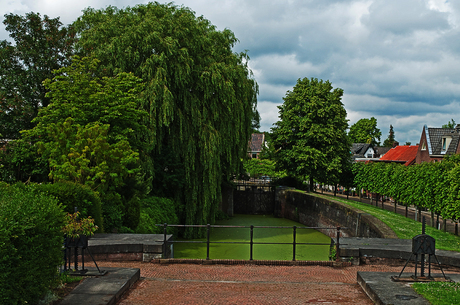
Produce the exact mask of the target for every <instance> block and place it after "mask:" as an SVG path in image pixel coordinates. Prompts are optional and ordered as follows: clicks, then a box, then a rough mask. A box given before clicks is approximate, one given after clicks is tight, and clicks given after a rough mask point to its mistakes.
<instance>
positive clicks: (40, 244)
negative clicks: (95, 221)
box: [0, 183, 64, 304]
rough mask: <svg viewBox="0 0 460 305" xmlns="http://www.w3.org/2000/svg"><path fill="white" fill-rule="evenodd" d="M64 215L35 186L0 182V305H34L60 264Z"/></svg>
mask: <svg viewBox="0 0 460 305" xmlns="http://www.w3.org/2000/svg"><path fill="white" fill-rule="evenodd" d="M63 220H64V212H63V210H62V207H61V206H60V205H59V203H58V200H57V199H55V198H53V197H51V196H48V195H46V194H45V193H43V192H39V191H37V189H36V186H35V185H32V186H28V187H25V186H23V185H22V186H16V185H15V186H8V185H6V184H1V183H0V304H26V303H27V304H36V303H37V302H38V301H39V300H40V298H41V297H43V295H44V294H45V292H46V291H47V290H48V289H49V287H50V286H51V285H52V284H53V283H54V281H55V280H56V275H57V272H58V267H59V266H60V265H61V264H62V262H63V256H62V249H61V247H62V243H63V234H62V225H63Z"/></svg>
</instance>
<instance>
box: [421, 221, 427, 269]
mask: <svg viewBox="0 0 460 305" xmlns="http://www.w3.org/2000/svg"><path fill="white" fill-rule="evenodd" d="M425 225H426V220H425V216H423V219H422V234H425ZM424 242H426V241H424ZM420 276H422V277H423V276H425V253H423V251H422V253H421V255H420Z"/></svg>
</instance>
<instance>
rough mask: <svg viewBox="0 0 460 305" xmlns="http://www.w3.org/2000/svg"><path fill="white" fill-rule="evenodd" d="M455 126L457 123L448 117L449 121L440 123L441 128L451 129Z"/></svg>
mask: <svg viewBox="0 0 460 305" xmlns="http://www.w3.org/2000/svg"><path fill="white" fill-rule="evenodd" d="M455 126H457V124H456V123H455V121H454V119H450V122H447V124H444V125H442V128H449V129H452V128H455Z"/></svg>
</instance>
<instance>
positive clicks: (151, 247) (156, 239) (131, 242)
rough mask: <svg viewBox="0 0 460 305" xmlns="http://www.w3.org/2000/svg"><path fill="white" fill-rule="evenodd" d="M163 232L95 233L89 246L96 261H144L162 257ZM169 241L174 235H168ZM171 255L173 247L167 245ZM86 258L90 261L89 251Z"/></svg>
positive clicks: (168, 252) (168, 254) (168, 253)
mask: <svg viewBox="0 0 460 305" xmlns="http://www.w3.org/2000/svg"><path fill="white" fill-rule="evenodd" d="M163 239H164V235H163V234H95V235H94V236H92V237H91V238H90V239H89V242H88V248H89V251H90V252H91V254H92V255H93V257H94V259H95V260H96V261H101V260H111V261H113V260H120V261H144V262H149V261H151V260H152V259H159V258H161V257H162V251H163ZM166 239H167V241H171V240H172V235H166ZM170 256H171V248H170V247H169V245H168V247H167V253H166V257H170ZM85 259H86V260H87V261H90V260H91V258H90V256H89V253H88V252H86V253H85Z"/></svg>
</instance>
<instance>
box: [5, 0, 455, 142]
mask: <svg viewBox="0 0 460 305" xmlns="http://www.w3.org/2000/svg"><path fill="white" fill-rule="evenodd" d="M147 2H148V1H141V0H137V1H135V0H111V1H110V0H91V1H89V0H79V1H75V0H0V15H1V19H2V20H3V15H5V14H9V13H13V14H18V15H24V14H25V13H27V12H31V11H33V12H38V13H40V14H41V15H48V16H49V17H51V18H55V17H60V20H61V21H62V22H63V23H64V24H70V23H72V22H73V21H75V20H76V19H77V18H78V17H79V16H80V15H81V14H82V10H83V9H85V8H87V7H92V8H95V9H101V8H105V7H107V6H108V5H113V6H116V7H118V8H125V7H127V6H134V5H136V4H142V3H147ZM159 2H160V3H166V2H162V1H159ZM167 2H170V1H167ZM174 3H175V4H176V5H178V6H182V5H183V6H186V7H189V8H190V9H191V10H193V11H194V12H195V13H196V15H197V16H203V17H205V18H206V19H208V20H210V21H211V23H212V24H214V25H215V26H216V27H217V29H218V30H223V29H225V28H228V29H230V30H231V31H233V32H234V33H235V36H236V37H237V38H238V39H239V41H240V42H239V43H238V44H237V45H236V46H235V48H234V51H235V52H241V51H244V50H247V51H248V54H249V57H250V58H251V60H250V62H249V66H250V68H251V69H252V71H253V73H254V77H255V79H256V81H257V83H258V84H259V96H258V110H259V112H260V115H261V129H260V130H261V131H270V128H271V127H272V126H273V124H274V123H275V122H276V121H278V120H279V118H278V108H277V106H278V105H281V104H282V103H283V97H285V95H286V92H287V91H288V90H292V89H293V87H294V86H295V84H296V82H297V80H298V79H302V78H305V77H307V78H312V77H313V78H318V79H322V80H324V81H326V80H329V81H330V82H331V84H332V86H333V87H334V88H341V89H343V90H344V95H343V97H342V102H343V104H344V106H345V109H346V110H347V118H348V120H349V124H350V125H352V124H354V123H356V122H357V121H358V120H359V119H362V118H371V117H375V118H376V119H377V122H378V128H380V130H381V132H382V137H381V142H382V143H383V141H384V140H385V139H386V138H387V137H388V134H389V127H390V124H391V125H393V128H394V132H395V138H396V140H397V141H399V142H400V144H401V145H402V144H404V143H405V142H411V143H412V145H414V144H418V143H419V141H420V135H421V132H422V128H423V126H424V125H427V126H428V127H441V126H442V125H443V124H446V123H447V122H449V121H450V120H451V119H454V120H455V121H456V122H457V123H460V27H459V26H460V1H455V2H454V1H444V0H404V1H401V0H368V1H352V0H284V1H281V0H263V1H262V0H218V1H217V0H214V1H212V0H177V1H174ZM3 39H7V40H9V41H11V40H10V38H9V37H8V32H6V30H5V26H4V25H3V24H1V25H0V40H3Z"/></svg>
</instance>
